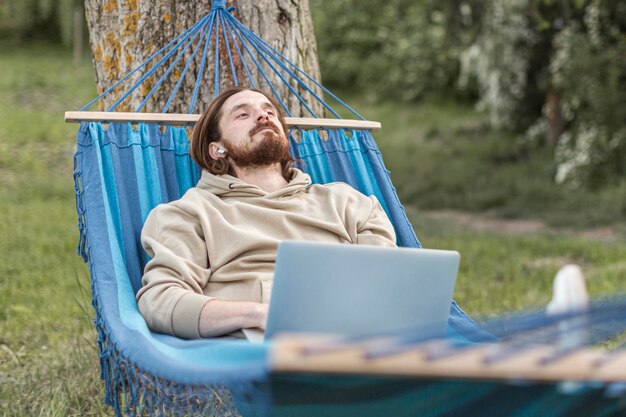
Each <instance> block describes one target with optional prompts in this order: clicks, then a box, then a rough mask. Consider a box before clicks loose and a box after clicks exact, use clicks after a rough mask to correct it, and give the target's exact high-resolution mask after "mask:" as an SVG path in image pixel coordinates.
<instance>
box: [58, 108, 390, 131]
mask: <svg viewBox="0 0 626 417" xmlns="http://www.w3.org/2000/svg"><path fill="white" fill-rule="evenodd" d="M199 118H200V115H199V114H170V113H131V112H98V111H68V112H65V121H66V122H67V123H80V122H142V123H167V124H171V125H186V124H194V123H196V122H197V121H198V119H199ZM285 122H286V123H287V126H288V127H299V128H300V129H305V130H308V129H315V128H319V127H321V128H329V129H339V128H344V129H362V130H372V131H376V130H379V129H380V128H381V124H380V122H372V121H369V120H354V119H317V118H313V117H285Z"/></svg>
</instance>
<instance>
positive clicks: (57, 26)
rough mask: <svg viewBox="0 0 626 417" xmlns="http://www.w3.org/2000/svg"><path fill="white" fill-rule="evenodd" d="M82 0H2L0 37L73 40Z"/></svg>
mask: <svg viewBox="0 0 626 417" xmlns="http://www.w3.org/2000/svg"><path fill="white" fill-rule="evenodd" d="M81 5H82V2H81V1H80V0H20V1H8V2H0V37H4V38H10V39H16V40H18V41H23V40H29V39H33V38H41V39H47V40H55V41H58V40H60V41H62V42H63V43H64V44H65V45H69V44H70V43H71V41H72V25H73V20H72V19H73V18H72V16H73V12H74V8H75V7H79V6H81Z"/></svg>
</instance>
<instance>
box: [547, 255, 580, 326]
mask: <svg viewBox="0 0 626 417" xmlns="http://www.w3.org/2000/svg"><path fill="white" fill-rule="evenodd" d="M588 307H589V294H588V293H587V286H586V285H585V277H584V275H583V271H582V270H581V269H580V267H579V266H578V265H565V266H564V267H562V268H561V269H560V270H559V272H558V273H557V274H556V276H555V277H554V284H553V294H552V300H551V301H550V303H549V304H548V307H547V308H546V312H547V313H548V314H549V315H553V314H563V313H569V312H576V311H584V310H586V309H587V308H588Z"/></svg>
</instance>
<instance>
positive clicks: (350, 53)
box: [310, 0, 481, 101]
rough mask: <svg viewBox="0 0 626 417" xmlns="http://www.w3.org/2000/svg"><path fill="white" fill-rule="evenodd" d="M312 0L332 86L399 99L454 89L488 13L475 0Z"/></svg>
mask: <svg viewBox="0 0 626 417" xmlns="http://www.w3.org/2000/svg"><path fill="white" fill-rule="evenodd" d="M310 3H311V9H312V11H313V18H314V24H315V29H316V37H317V41H318V50H319V54H318V55H319V57H320V66H321V70H322V77H323V80H324V83H325V85H327V86H331V87H335V88H336V87H340V88H343V89H346V88H350V89H351V90H352V91H360V92H367V93H369V94H370V95H371V96H374V97H376V98H392V99H394V100H400V101H410V100H414V99H416V98H419V97H422V96H423V95H424V93H427V92H433V91H442V90H444V91H451V90H453V89H454V85H455V83H456V79H457V77H458V71H459V62H458V58H457V56H458V54H459V53H460V51H461V50H462V49H463V48H464V47H466V46H467V45H469V44H470V43H471V41H472V40H473V37H474V35H475V33H476V31H477V30H478V28H479V24H478V22H479V21H480V20H479V16H480V12H481V7H480V4H481V2H479V1H476V0H472V1H464V2H461V3H459V2H458V1H423V2H416V1H413V0H396V1H390V2H380V1H374V0H359V1H357V0H337V1H333V2H322V0H311V2H310ZM322 3H323V4H322Z"/></svg>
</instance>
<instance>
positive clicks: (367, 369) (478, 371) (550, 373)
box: [270, 335, 626, 382]
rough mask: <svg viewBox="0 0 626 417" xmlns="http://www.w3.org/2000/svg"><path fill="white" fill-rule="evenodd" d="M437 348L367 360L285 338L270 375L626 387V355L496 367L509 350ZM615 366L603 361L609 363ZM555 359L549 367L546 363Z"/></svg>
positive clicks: (584, 355) (538, 356)
mask: <svg viewBox="0 0 626 417" xmlns="http://www.w3.org/2000/svg"><path fill="white" fill-rule="evenodd" d="M432 346H434V345H433V344H431V345H430V347H431V348H429V344H424V345H420V346H417V347H414V348H411V349H407V350H405V351H402V352H400V353H397V354H393V355H389V356H383V357H375V358H371V357H368V355H367V351H366V350H365V349H364V348H363V347H362V346H359V345H353V346H349V345H344V346H342V347H337V348H334V349H333V348H332V347H330V345H328V344H325V343H324V342H320V339H319V338H316V337H313V338H311V337H310V336H308V337H307V336H297V335H291V336H284V337H280V338H278V339H276V341H275V342H273V345H272V348H271V355H270V357H271V369H272V371H273V372H277V373H293V372H298V373H302V372H304V373H330V374H357V375H363V374H367V375H396V376H404V377H425V378H471V379H490V380H534V381H545V382H559V381H564V380H566V381H600V382H626V352H617V353H607V352H605V351H602V350H596V349H581V350H575V351H572V352H570V353H566V354H563V355H562V356H558V359H554V360H553V359H552V355H554V353H555V349H556V348H555V347H553V346H549V345H536V346H529V347H527V348H526V349H522V350H520V351H519V352H517V353H515V354H512V355H510V356H505V357H504V358H502V359H499V360H495V361H493V362H489V361H487V359H488V358H489V357H490V356H492V355H494V354H496V353H498V352H500V351H501V350H502V349H505V348H506V347H504V346H501V345H498V344H483V345H476V346H475V347H470V348H465V349H461V350H459V351H458V352H456V353H452V354H448V355H445V356H443V357H442V358H440V359H436V358H434V359H433V356H432V353H433V349H432ZM607 357H608V358H609V359H610V360H604V359H605V358H607ZM547 358H550V360H549V361H547V363H544V362H546V361H545V359H547Z"/></svg>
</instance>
